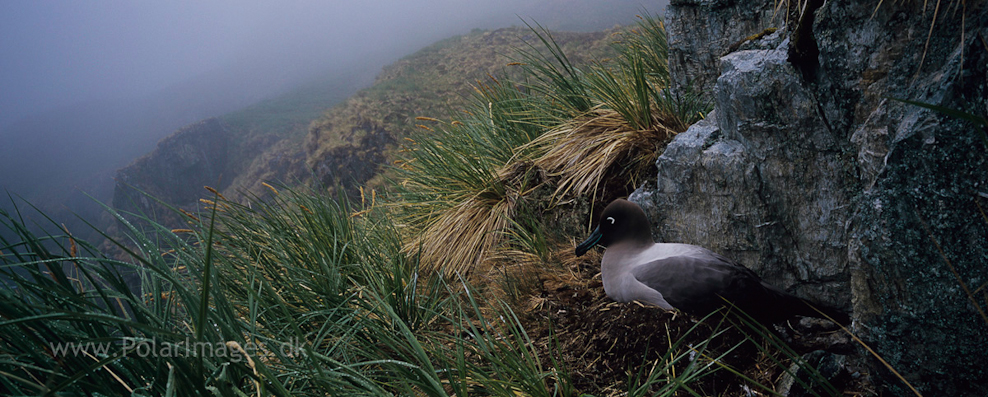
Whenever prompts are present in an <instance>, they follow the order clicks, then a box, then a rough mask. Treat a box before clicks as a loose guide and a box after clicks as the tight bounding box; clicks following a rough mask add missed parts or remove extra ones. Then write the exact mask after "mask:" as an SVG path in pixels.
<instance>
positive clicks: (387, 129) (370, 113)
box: [306, 28, 613, 187]
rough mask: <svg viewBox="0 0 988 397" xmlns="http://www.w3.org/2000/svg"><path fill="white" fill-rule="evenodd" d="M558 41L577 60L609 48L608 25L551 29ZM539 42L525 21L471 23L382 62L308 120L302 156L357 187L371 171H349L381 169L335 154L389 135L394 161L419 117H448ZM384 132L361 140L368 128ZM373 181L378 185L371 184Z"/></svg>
mask: <svg viewBox="0 0 988 397" xmlns="http://www.w3.org/2000/svg"><path fill="white" fill-rule="evenodd" d="M553 35H554V37H555V39H556V41H557V42H558V43H559V44H560V46H562V47H563V48H564V49H565V50H566V51H567V52H568V53H569V54H572V56H573V61H574V63H576V64H585V63H586V62H588V61H589V60H590V59H592V58H593V57H600V56H604V55H606V54H607V53H608V52H609V50H610V48H609V47H608V45H609V44H610V42H611V41H613V39H612V38H609V36H610V32H595V33H565V32H563V33H554V34H553ZM526 41H527V42H532V41H537V38H536V37H535V35H534V34H533V33H532V31H531V30H529V29H527V28H504V29H498V30H494V31H482V30H475V31H473V32H471V33H470V34H467V35H463V36H457V37H452V38H449V39H446V40H443V41H440V42H438V43H436V44H433V45H431V46H429V47H426V48H424V49H422V50H420V51H418V52H416V53H414V54H412V55H410V56H408V57H405V58H403V59H401V60H399V61H398V62H396V63H394V64H392V65H389V66H387V67H385V68H384V70H383V71H382V72H381V74H380V75H379V76H378V78H377V81H376V82H375V83H374V85H373V86H371V87H370V88H367V89H365V90H362V91H360V92H358V93H357V94H356V95H354V96H352V97H350V98H349V99H347V100H346V101H345V102H344V103H342V104H340V105H339V106H336V107H334V108H332V109H329V110H328V111H326V112H325V113H324V114H323V115H322V117H320V118H318V119H316V120H315V121H313V122H312V125H311V128H310V132H309V135H308V137H307V140H306V163H307V164H308V166H309V167H310V168H312V169H314V170H316V171H315V172H316V175H317V177H319V179H320V182H322V183H323V184H324V185H326V186H335V185H337V184H342V185H344V186H348V187H354V186H360V185H363V184H365V183H366V182H368V180H369V179H370V178H364V179H362V180H361V179H358V180H353V179H350V178H351V177H352V176H353V175H371V176H377V175H379V174H380V171H381V170H383V168H381V167H380V165H381V164H373V165H372V166H374V167H375V168H374V169H373V170H372V172H366V171H364V170H355V169H354V168H353V167H361V166H366V165H367V164H365V163H361V164H349V163H345V164H340V163H339V162H338V161H335V160H336V159H338V158H339V157H340V156H345V155H347V154H348V153H349V154H354V153H360V152H366V151H368V150H373V149H371V148H369V147H368V146H370V145H376V144H379V143H381V142H387V145H386V148H385V149H384V150H383V153H382V156H381V157H383V158H384V159H385V161H384V162H385V163H390V162H391V161H392V160H394V158H395V156H394V154H395V151H396V148H397V147H398V146H399V145H398V144H399V143H401V141H402V140H403V139H404V138H406V137H408V136H409V134H411V133H412V132H413V131H414V130H415V129H416V128H417V127H416V126H417V125H418V124H427V123H422V122H421V121H418V120H416V119H415V118H416V117H435V118H447V117H449V116H450V113H451V112H456V111H458V109H462V108H463V105H464V103H465V102H466V98H467V97H469V96H470V95H472V94H473V92H474V87H475V86H476V85H477V82H478V81H486V80H487V79H488V76H491V75H493V76H505V75H511V74H512V73H514V74H517V70H512V68H511V67H509V66H506V65H507V64H508V63H509V62H511V61H512V60H514V59H513V58H512V57H513V56H515V55H516V52H517V50H518V49H521V48H525V46H526V44H525V43H526ZM375 132H377V133H380V134H382V135H385V137H383V139H378V140H374V141H373V142H362V139H363V138H364V137H365V136H367V135H368V134H369V133H375ZM374 185H377V184H374Z"/></svg>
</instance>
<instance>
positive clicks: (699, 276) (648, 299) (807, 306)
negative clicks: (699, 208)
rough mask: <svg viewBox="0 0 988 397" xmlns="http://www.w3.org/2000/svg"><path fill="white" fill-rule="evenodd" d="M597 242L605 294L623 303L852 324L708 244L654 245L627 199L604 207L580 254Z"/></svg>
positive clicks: (637, 209) (641, 213)
mask: <svg viewBox="0 0 988 397" xmlns="http://www.w3.org/2000/svg"><path fill="white" fill-rule="evenodd" d="M596 245H600V246H603V247H606V250H605V251H604V257H603V259H602V260H601V271H600V272H601V278H603V281H604V292H605V293H606V294H607V296H608V297H610V298H611V299H614V300H615V301H618V302H631V301H640V302H644V303H649V304H652V305H655V306H658V307H661V308H663V309H666V310H673V309H678V310H680V311H682V312H685V313H688V314H691V315H694V316H699V317H702V316H705V315H707V314H709V313H711V312H713V311H714V310H717V309H718V308H720V307H723V306H725V305H733V306H736V307H737V308H739V309H741V310H742V311H744V312H745V313H747V314H748V315H749V316H751V317H752V318H754V319H755V320H757V321H759V322H761V323H762V324H766V325H768V324H771V323H776V322H780V321H784V320H788V319H790V318H792V317H793V316H797V315H798V316H808V317H820V318H822V317H823V315H821V312H822V313H823V314H826V315H827V316H830V318H831V319H833V320H835V321H837V322H839V323H841V324H847V323H848V322H849V318H848V316H847V315H846V314H844V313H842V312H840V311H837V310H834V309H830V308H824V307H820V306H817V305H814V304H812V303H810V302H808V301H806V300H804V299H802V298H799V297H796V296H793V295H791V294H789V293H787V292H785V291H783V290H782V289H779V288H778V287H775V286H773V285H771V284H768V283H766V282H764V281H762V279H761V277H758V275H757V274H755V272H753V271H751V270H750V269H748V268H746V267H744V266H742V265H740V264H737V263H736V262H734V261H732V260H730V259H728V258H725V257H723V256H721V255H718V254H716V253H714V252H712V251H710V250H708V249H706V248H703V247H699V246H696V245H690V244H667V243H655V242H654V241H652V234H651V232H650V225H649V222H648V218H647V217H646V216H645V211H643V210H642V209H641V207H639V206H638V204H635V203H632V202H630V201H628V200H623V199H618V200H615V201H613V202H612V203H611V204H609V205H608V206H607V207H606V208H604V212H603V213H602V214H601V215H600V222H599V224H598V226H597V228H596V229H594V231H593V232H592V233H591V234H590V237H588V238H587V239H586V241H584V242H582V243H580V245H578V246H577V247H576V255H577V256H581V255H583V254H585V253H586V252H587V251H589V250H590V249H591V248H593V247H594V246H596ZM815 308H816V309H815ZM817 309H819V310H820V311H817Z"/></svg>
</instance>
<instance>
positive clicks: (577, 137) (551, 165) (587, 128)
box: [531, 109, 675, 198]
mask: <svg viewBox="0 0 988 397" xmlns="http://www.w3.org/2000/svg"><path fill="white" fill-rule="evenodd" d="M673 135H675V131H673V130H670V129H668V128H666V127H665V126H663V125H657V126H656V127H655V128H650V129H641V130H637V129H633V128H631V126H630V125H629V124H628V123H627V122H625V120H624V118H623V117H621V115H620V114H619V113H618V112H616V111H613V110H609V109H598V110H597V111H596V112H595V115H594V117H589V118H586V119H574V120H571V121H569V122H567V123H563V124H561V125H559V126H558V127H556V128H554V129H552V130H550V131H548V132H546V133H545V134H544V135H542V136H541V137H539V138H538V139H536V140H535V141H533V142H532V143H531V145H532V146H535V147H537V148H539V151H540V152H543V153H544V154H543V155H542V156H540V157H538V158H537V159H536V160H535V164H536V165H538V166H539V167H541V168H542V169H545V170H546V171H548V172H549V173H550V174H551V175H556V176H558V177H559V180H558V181H557V183H556V191H555V197H557V198H560V197H573V196H593V197H598V196H599V193H600V192H599V191H598V189H599V188H600V187H601V186H602V182H603V181H604V179H605V178H606V177H609V176H614V175H626V176H630V177H631V178H632V182H631V183H633V184H637V183H638V182H639V181H637V180H635V177H636V176H639V175H642V174H643V173H644V172H645V171H646V168H647V167H651V166H652V164H653V163H654V162H655V159H656V158H657V157H658V155H659V153H660V150H661V147H662V145H664V144H665V143H666V142H668V141H669V139H671V138H672V136H673ZM615 167H620V168H618V169H615Z"/></svg>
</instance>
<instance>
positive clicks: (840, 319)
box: [762, 282, 851, 326]
mask: <svg viewBox="0 0 988 397" xmlns="http://www.w3.org/2000/svg"><path fill="white" fill-rule="evenodd" d="M762 285H763V286H765V287H767V288H768V289H769V290H771V291H772V292H774V293H775V294H777V296H778V298H780V299H778V302H779V307H777V308H776V310H778V312H777V313H778V315H779V316H780V317H792V316H804V317H816V318H826V319H829V320H830V321H833V322H835V323H838V324H840V325H845V326H846V325H850V324H851V317H850V316H849V315H848V314H847V313H845V312H843V311H841V310H838V309H835V308H832V307H828V306H824V305H820V304H817V303H814V302H810V301H808V300H806V299H803V298H800V297H797V296H794V295H791V294H789V293H787V292H785V291H782V290H780V289H778V288H775V287H774V286H771V285H769V284H765V283H764V282H763V283H762Z"/></svg>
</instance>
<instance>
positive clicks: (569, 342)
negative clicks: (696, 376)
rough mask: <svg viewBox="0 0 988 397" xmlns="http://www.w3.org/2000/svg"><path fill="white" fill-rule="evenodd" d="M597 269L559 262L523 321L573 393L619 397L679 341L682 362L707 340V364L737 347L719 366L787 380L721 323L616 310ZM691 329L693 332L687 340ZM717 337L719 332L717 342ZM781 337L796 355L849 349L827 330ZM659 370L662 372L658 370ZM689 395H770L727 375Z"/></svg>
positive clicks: (768, 356)
mask: <svg viewBox="0 0 988 397" xmlns="http://www.w3.org/2000/svg"><path fill="white" fill-rule="evenodd" d="M570 256H572V255H570ZM599 261H600V255H599V253H591V254H590V255H588V256H585V257H583V258H575V257H571V258H567V260H566V261H565V262H566V263H569V266H571V270H572V272H565V273H568V274H566V275H560V272H558V271H555V272H543V273H542V274H540V276H539V279H540V280H541V289H540V290H539V291H533V292H534V296H533V298H532V301H533V302H534V304H532V306H530V310H528V311H526V315H525V316H523V318H522V321H523V322H524V326H525V329H526V330H528V332H529V335H530V336H531V337H532V339H533V341H534V342H535V344H536V346H537V349H538V351H539V355H540V357H542V359H543V361H544V363H545V364H548V365H551V364H552V361H551V360H550V359H549V358H550V357H555V360H556V362H557V363H558V364H557V365H558V366H557V368H558V369H561V370H564V371H565V372H568V375H569V378H570V382H571V383H572V385H573V386H574V388H575V389H576V392H577V393H587V394H591V395H623V394H625V393H626V392H627V391H628V382H629V381H631V380H632V379H633V378H634V377H635V376H636V375H638V374H639V372H643V374H642V375H641V378H644V377H645V376H647V373H648V371H649V370H650V369H651V368H653V365H654V364H655V363H656V360H660V359H662V357H663V356H664V355H665V354H666V353H667V351H668V350H669V349H670V347H671V346H672V345H673V344H674V343H675V342H676V341H677V340H679V339H681V338H685V339H684V340H685V343H682V344H680V345H679V347H678V349H679V351H677V354H678V353H682V352H686V353H687V354H688V350H689V349H690V348H691V347H694V346H700V345H701V343H702V342H704V341H705V340H707V339H711V337H713V338H712V339H711V342H710V344H709V345H707V351H706V354H707V355H708V356H719V355H720V354H722V353H723V352H727V351H729V350H730V349H731V348H732V347H734V346H736V345H739V346H738V347H737V348H735V349H734V350H733V351H731V352H730V353H729V354H727V355H726V356H725V357H724V358H723V359H722V360H720V363H721V364H723V365H726V366H730V367H731V368H733V370H734V371H737V372H739V373H741V374H743V375H744V376H745V377H747V378H750V379H752V380H754V381H755V382H757V383H759V384H762V385H768V386H770V387H775V385H777V384H778V383H779V382H780V380H781V378H782V376H783V375H784V372H785V371H784V370H783V369H782V367H783V366H780V365H778V364H776V362H781V363H783V364H784V366H788V365H790V364H791V360H790V359H789V358H788V357H786V355H785V354H784V353H783V352H781V351H777V350H772V349H770V348H768V347H767V346H768V345H767V342H765V341H764V338H763V337H759V336H755V337H748V336H746V335H745V333H744V332H743V331H742V330H741V329H740V328H739V327H735V326H731V325H729V324H728V323H727V322H725V323H724V324H722V325H721V326H720V327H719V329H718V328H717V324H718V322H719V320H720V319H717V318H708V319H707V320H706V321H705V322H703V323H700V324H699V325H698V321H697V320H696V319H694V318H692V317H690V316H687V315H684V314H682V313H676V312H667V311H664V310H662V309H660V308H657V307H652V306H645V305H641V304H636V303H617V302H614V301H613V300H611V299H610V298H608V297H607V296H606V295H605V294H604V289H603V284H602V282H601V280H600V275H599ZM694 327H695V328H696V329H694V330H693V331H692V332H689V330H690V329H691V328H694ZM797 328H798V327H797ZM720 331H724V332H721V333H719V334H718V332H720ZM749 333H750V331H749ZM782 333H783V334H784V335H782V336H783V337H784V338H785V339H787V343H789V344H790V346H792V347H793V348H794V349H795V350H796V353H797V354H803V353H806V352H809V351H812V350H817V349H820V348H827V349H828V350H834V349H835V348H836V349H847V348H848V347H847V346H848V344H849V342H848V341H847V340H845V339H842V338H839V337H835V335H838V334H839V333H835V332H834V331H833V329H832V328H831V329H814V330H813V333H810V334H803V333H799V332H796V331H793V330H791V329H790V330H788V331H784V330H783V331H782ZM715 334H717V335H716V336H714V335H715ZM756 343H758V344H760V345H761V346H759V345H757V344H756ZM684 349H685V350H684ZM686 364H688V361H685V360H684V361H683V362H682V364H681V365H677V366H676V367H675V368H674V372H675V373H680V371H681V367H682V366H685V365H686ZM559 367H563V368H559ZM658 368H662V364H661V363H660V364H659V366H658ZM659 386H661V385H659ZM657 387H658V386H657ZM690 387H691V388H693V389H694V390H695V391H697V392H699V393H701V394H702V395H718V396H751V395H762V394H765V395H770V394H771V393H764V391H762V390H761V389H759V388H758V386H755V385H754V384H752V383H751V382H749V381H745V380H744V379H743V378H741V377H740V376H738V375H737V374H734V373H732V372H731V371H729V370H726V369H721V370H719V371H717V372H716V373H714V374H712V375H710V376H707V377H704V378H703V379H702V380H700V381H699V382H697V383H696V384H690ZM844 389H845V390H853V389H857V390H859V389H860V387H855V386H845V387H844ZM753 391H754V392H753Z"/></svg>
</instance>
